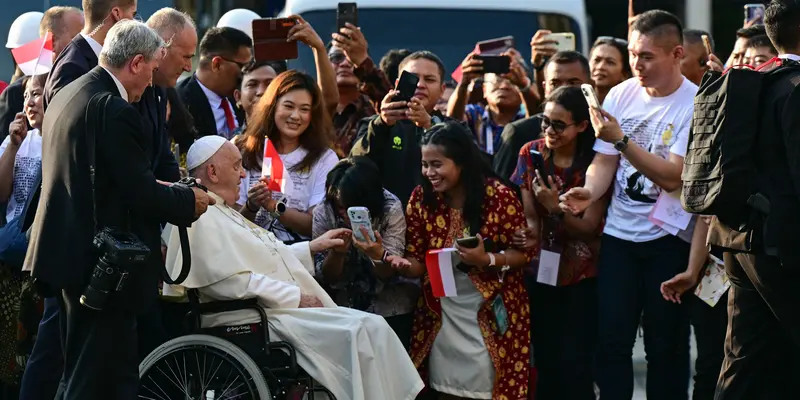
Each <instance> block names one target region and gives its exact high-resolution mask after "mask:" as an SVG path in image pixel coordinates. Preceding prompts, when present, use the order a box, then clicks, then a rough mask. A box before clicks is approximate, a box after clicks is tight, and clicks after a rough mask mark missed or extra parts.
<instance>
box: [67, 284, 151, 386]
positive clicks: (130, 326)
mask: <svg viewBox="0 0 800 400" xmlns="http://www.w3.org/2000/svg"><path fill="white" fill-rule="evenodd" d="M79 299H80V294H79V293H68V292H66V291H63V292H62V296H61V298H59V306H60V312H59V315H60V324H61V343H62V346H63V349H64V376H63V377H62V379H61V384H60V385H59V388H58V393H57V394H56V400H105V399H114V400H133V399H136V398H137V397H138V391H139V368H138V364H139V362H138V361H139V357H138V353H137V339H136V336H137V335H136V315H135V314H134V313H132V312H130V311H123V310H117V309H110V310H103V311H95V310H92V309H90V308H88V307H85V306H83V305H81V303H80V300H79Z"/></svg>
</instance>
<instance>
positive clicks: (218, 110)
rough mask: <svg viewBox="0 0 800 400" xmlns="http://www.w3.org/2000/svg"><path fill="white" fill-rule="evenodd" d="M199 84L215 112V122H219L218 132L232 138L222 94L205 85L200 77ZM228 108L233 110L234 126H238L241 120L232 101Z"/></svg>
mask: <svg viewBox="0 0 800 400" xmlns="http://www.w3.org/2000/svg"><path fill="white" fill-rule="evenodd" d="M195 78H196V77H195ZM197 84H198V85H200V89H203V93H205V94H206V98H208V104H209V105H210V106H211V111H212V112H213V113H214V122H216V124H217V134H218V135H220V136H225V137H227V138H230V137H231V135H232V134H233V132H230V131H229V130H228V123H227V122H225V110H223V109H222V96H220V95H218V94H216V93H214V92H213V91H211V89H209V88H207V87H205V85H203V82H200V79H197ZM228 108H229V109H230V110H231V115H233V124H234V128H237V127H238V126H239V121H237V120H236V113H235V112H233V104H231V102H230V101H229V102H228ZM200 134H201V135H202V134H204V132H200Z"/></svg>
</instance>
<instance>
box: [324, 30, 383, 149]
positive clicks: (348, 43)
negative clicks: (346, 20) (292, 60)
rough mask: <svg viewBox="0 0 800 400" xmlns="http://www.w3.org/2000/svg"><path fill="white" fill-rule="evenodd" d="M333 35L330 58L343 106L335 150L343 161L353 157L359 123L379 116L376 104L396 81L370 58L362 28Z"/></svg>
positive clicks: (337, 120)
mask: <svg viewBox="0 0 800 400" xmlns="http://www.w3.org/2000/svg"><path fill="white" fill-rule="evenodd" d="M332 36H333V41H332V42H331V45H330V46H328V58H329V59H330V60H331V64H332V65H333V68H334V71H335V72H336V86H337V88H338V89H339V103H338V105H337V106H336V113H335V114H334V115H333V129H334V133H335V134H336V139H335V142H334V150H335V151H336V154H337V155H338V156H339V157H340V158H343V157H347V155H348V154H350V149H352V147H353V144H354V143H355V141H356V135H357V134H358V123H359V122H360V121H361V120H362V119H364V118H369V117H371V116H373V115H375V114H376V112H377V111H376V105H379V104H380V103H381V101H382V100H383V98H384V97H385V96H386V93H389V91H390V90H392V87H394V82H389V79H388V78H387V77H386V75H384V73H383V72H382V71H381V70H380V69H378V67H377V66H376V65H375V63H374V62H373V61H372V58H370V56H369V52H368V49H369V46H368V44H367V39H366V38H365V37H364V34H363V33H362V32H361V30H360V29H358V28H356V27H355V26H352V25H350V26H348V27H344V28H341V30H340V31H339V33H334V34H333V35H332Z"/></svg>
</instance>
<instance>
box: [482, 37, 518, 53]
mask: <svg viewBox="0 0 800 400" xmlns="http://www.w3.org/2000/svg"><path fill="white" fill-rule="evenodd" d="M475 47H476V48H477V49H478V54H481V55H485V56H497V55H500V54H502V53H504V52H506V51H508V50H511V49H513V48H514V47H515V46H514V37H513V36H503V37H501V38H495V39H489V40H483V41H480V42H478V43H477V44H476V45H475Z"/></svg>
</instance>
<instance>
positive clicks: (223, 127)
mask: <svg viewBox="0 0 800 400" xmlns="http://www.w3.org/2000/svg"><path fill="white" fill-rule="evenodd" d="M252 46H253V41H252V39H250V36H247V34H246V33H244V32H242V31H240V30H238V29H234V28H227V27H226V28H211V29H209V30H208V31H207V32H206V34H205V35H204V36H203V40H201V41H200V64H199V65H198V67H197V72H195V74H194V75H192V76H191V77H190V78H187V79H184V80H182V81H180V82H178V86H177V89H178V93H179V94H180V96H181V100H183V103H184V105H186V108H187V109H188V110H189V113H190V114H192V118H193V119H194V125H195V129H196V131H197V134H198V135H199V136H208V135H220V136H225V137H226V138H228V139H230V138H232V137H233V135H234V132H235V131H236V128H237V127H239V125H241V123H242V122H243V119H244V116H243V115H242V113H241V111H239V110H238V109H237V108H236V107H235V106H234V104H235V101H234V100H233V91H234V90H236V89H238V88H239V84H240V81H241V78H242V68H244V67H245V66H247V64H249V63H250V61H251V59H252V57H253V54H252V50H251V47H252Z"/></svg>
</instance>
